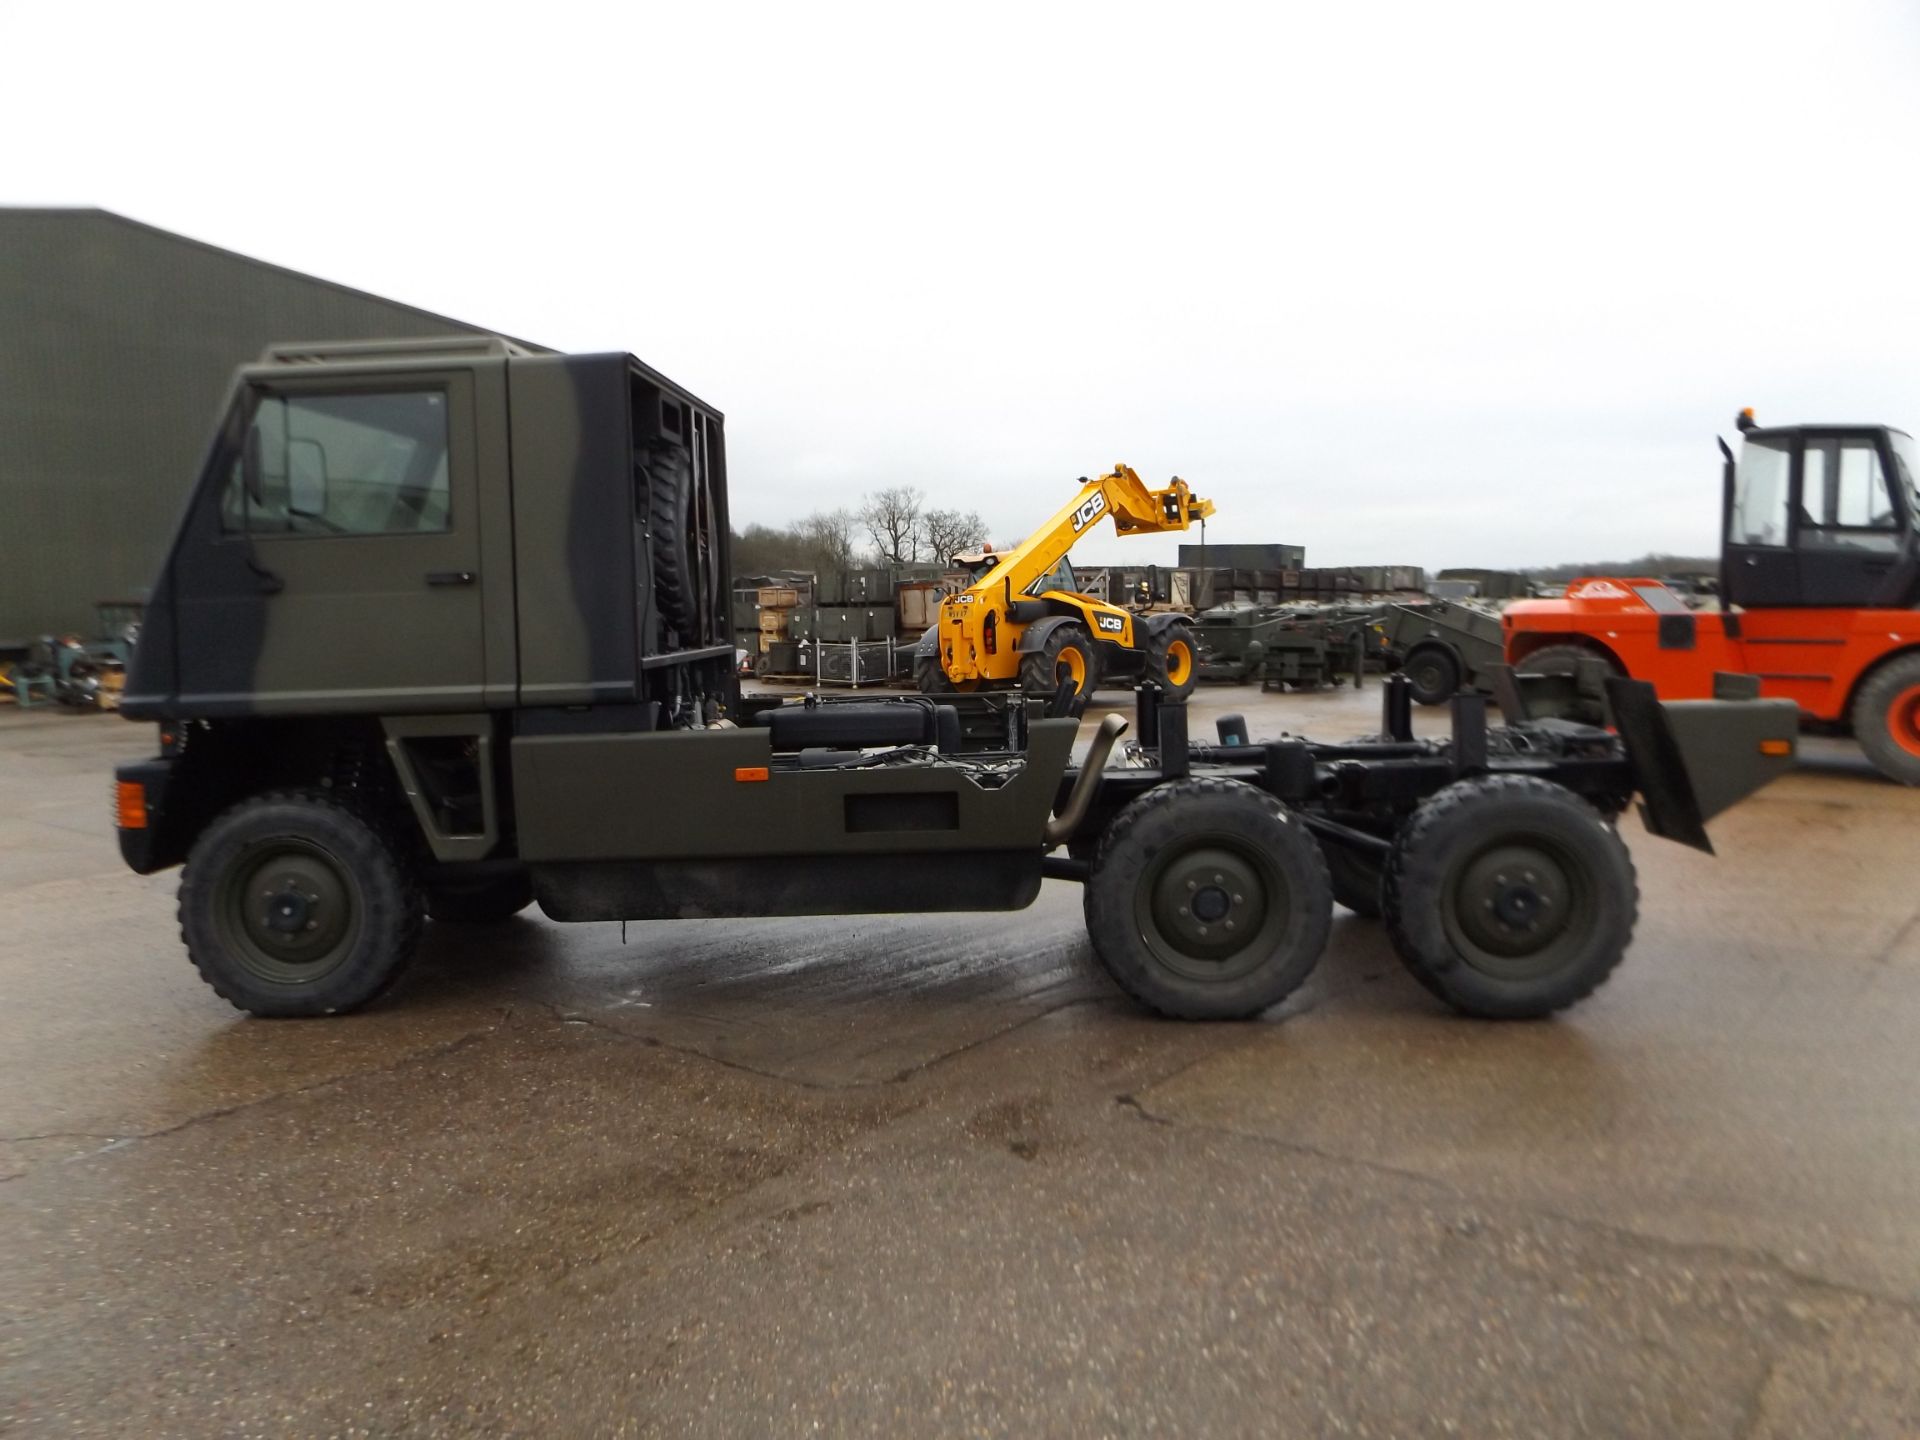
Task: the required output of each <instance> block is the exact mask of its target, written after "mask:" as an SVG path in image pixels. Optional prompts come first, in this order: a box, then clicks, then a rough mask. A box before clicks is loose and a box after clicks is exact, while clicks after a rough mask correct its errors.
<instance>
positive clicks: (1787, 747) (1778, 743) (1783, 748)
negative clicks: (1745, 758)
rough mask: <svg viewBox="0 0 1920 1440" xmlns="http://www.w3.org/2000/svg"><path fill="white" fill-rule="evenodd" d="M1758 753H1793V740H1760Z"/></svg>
mask: <svg viewBox="0 0 1920 1440" xmlns="http://www.w3.org/2000/svg"><path fill="white" fill-rule="evenodd" d="M1760 753H1761V754H1762V755H1791V754H1793V741H1791V740H1762V741H1761V742H1760Z"/></svg>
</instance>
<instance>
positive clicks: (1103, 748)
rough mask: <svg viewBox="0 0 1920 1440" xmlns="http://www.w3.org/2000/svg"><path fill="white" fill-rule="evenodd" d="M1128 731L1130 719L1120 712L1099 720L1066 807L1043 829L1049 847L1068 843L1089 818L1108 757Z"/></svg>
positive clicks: (1043, 835)
mask: <svg viewBox="0 0 1920 1440" xmlns="http://www.w3.org/2000/svg"><path fill="white" fill-rule="evenodd" d="M1126 733H1127V722H1126V721H1125V720H1123V719H1122V718H1121V717H1120V716H1118V715H1108V716H1107V718H1106V719H1104V720H1102V721H1101V722H1100V731H1099V733H1098V734H1096V735H1095V736H1094V737H1093V744H1091V745H1089V746H1088V747H1087V758H1086V760H1085V761H1084V762H1082V764H1081V766H1080V778H1079V779H1077V780H1075V781H1074V782H1073V792H1072V793H1071V794H1070V795H1068V796H1067V808H1066V809H1064V810H1062V811H1061V812H1060V813H1059V814H1058V815H1055V816H1054V817H1053V818H1052V819H1050V820H1049V821H1047V828H1046V829H1045V830H1044V831H1043V832H1042V838H1044V840H1045V841H1046V848H1047V849H1049V850H1051V849H1053V848H1054V847H1055V846H1058V845H1064V844H1066V843H1067V841H1069V840H1071V839H1072V838H1073V832H1074V831H1076V830H1078V829H1079V828H1080V822H1081V821H1082V820H1084V819H1086V818H1087V811H1088V810H1089V809H1091V808H1092V806H1093V797H1094V794H1095V792H1097V791H1098V790H1099V789H1100V780H1101V777H1102V776H1103V775H1104V774H1105V773H1106V768H1107V757H1108V756H1109V755H1111V754H1112V753H1113V745H1114V742H1115V741H1116V740H1118V739H1119V738H1120V737H1121V736H1122V735H1124V734H1126Z"/></svg>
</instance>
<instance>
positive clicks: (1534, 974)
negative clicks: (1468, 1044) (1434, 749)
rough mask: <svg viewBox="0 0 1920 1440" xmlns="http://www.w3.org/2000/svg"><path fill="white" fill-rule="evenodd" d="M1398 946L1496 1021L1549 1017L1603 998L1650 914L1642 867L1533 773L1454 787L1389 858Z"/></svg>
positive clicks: (1390, 906)
mask: <svg viewBox="0 0 1920 1440" xmlns="http://www.w3.org/2000/svg"><path fill="white" fill-rule="evenodd" d="M1381 893H1382V900H1383V903H1384V906H1385V909H1386V915H1387V925H1388V931H1389V933H1390V934H1391V936H1392V937H1393V944H1394V948H1395V949H1396V950H1397V951H1398V952H1399V954H1400V958H1401V960H1402V961H1403V962H1405V964H1406V966H1407V968H1408V969H1409V970H1410V971H1412V972H1413V975H1414V978H1415V979H1417V980H1418V981H1419V982H1420V983H1421V984H1422V985H1424V986H1426V987H1427V989H1429V990H1431V991H1432V992H1433V993H1434V994H1435V995H1438V996H1439V997H1440V998H1441V999H1442V1000H1445V1001H1446V1002H1447V1003H1448V1004H1449V1005H1451V1006H1453V1007H1454V1008H1455V1009H1456V1010H1460V1011H1463V1012H1465V1013H1466V1014H1468V1015H1478V1016H1481V1017H1483V1018H1485V1019H1490V1020H1513V1019H1528V1018H1532V1017H1536V1016H1541V1015H1548V1014H1551V1013H1552V1012H1554V1011H1555V1010H1560V1009H1563V1008H1565V1007H1566V1006H1568V1005H1571V1004H1573V1003H1574V1002H1575V1001H1576V1000H1580V999H1582V998H1584V997H1585V996H1587V995H1589V994H1591V993H1592V992H1593V991H1594V990H1595V989H1597V988H1598V987H1599V985H1600V984H1601V982H1603V981H1604V980H1605V979H1606V978H1607V977H1608V976H1609V975H1610V974H1612V973H1613V969H1614V967H1615V966H1616V965H1618V964H1619V963H1620V959H1621V957H1622V956H1623V955H1624V954H1625V953H1626V948H1627V944H1628V942H1629V941H1630V940H1631V939H1632V938H1633V925H1634V921H1635V919H1636V918H1637V916H1638V913H1639V904H1640V892H1639V888H1638V885H1637V883H1636V880H1635V877H1634V873H1633V861H1632V859H1631V858H1630V857H1629V856H1628V854H1627V847H1626V845H1625V844H1624V843H1622V841H1621V839H1620V836H1619V835H1618V833H1617V832H1615V831H1614V829H1613V828H1612V827H1611V826H1610V825H1608V824H1607V822H1606V821H1605V820H1604V819H1603V818H1602V817H1601V816H1600V815H1599V813H1598V812H1597V811H1595V810H1594V809H1593V808H1592V807H1591V806H1589V805H1588V804H1587V803H1586V802H1585V801H1584V800H1582V799H1580V797H1579V796H1577V795H1575V794H1574V793H1573V792H1572V791H1570V790H1567V789H1564V788H1563V787H1561V786H1558V785H1554V784H1551V783H1549V782H1547V781H1545V780H1540V779H1536V778H1534V777H1532V776H1526V775H1486V776H1480V777H1478V778H1476V779H1472V780H1462V781H1459V782H1458V783H1456V784H1453V785H1449V786H1448V787H1447V788H1446V789H1444V790H1442V791H1441V792H1440V793H1439V794H1437V795H1435V796H1433V797H1432V798H1430V799H1429V800H1427V801H1426V802H1425V803H1424V804H1423V805H1421V807H1420V808H1419V809H1418V810H1416V811H1415V812H1414V814H1413V818H1412V819H1411V820H1409V821H1408V822H1407V824H1406V827H1405V828H1404V829H1403V830H1402V831H1401V832H1400V835H1399V836H1398V838H1397V839H1396V840H1395V842H1394V848H1393V853H1392V855H1391V856H1390V857H1389V859H1388V861H1387V868H1386V876H1385V881H1384V884H1383V886H1382V892H1381Z"/></svg>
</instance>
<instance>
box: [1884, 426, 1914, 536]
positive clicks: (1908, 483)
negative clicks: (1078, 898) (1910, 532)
mask: <svg viewBox="0 0 1920 1440" xmlns="http://www.w3.org/2000/svg"><path fill="white" fill-rule="evenodd" d="M1887 435H1888V437H1889V438H1891V439H1892V441H1893V463H1894V464H1895V465H1896V466H1898V467H1899V470H1900V475H1899V478H1898V482H1897V483H1898V484H1899V486H1900V489H1901V492H1902V493H1903V494H1905V495H1906V497H1907V523H1908V524H1909V525H1920V447H1916V446H1915V445H1914V443H1913V437H1912V436H1911V435H1907V434H1904V433H1902V432H1901V431H1899V430H1889V431H1888V432H1887Z"/></svg>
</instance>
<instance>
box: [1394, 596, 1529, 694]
mask: <svg viewBox="0 0 1920 1440" xmlns="http://www.w3.org/2000/svg"><path fill="white" fill-rule="evenodd" d="M1373 628H1374V630H1375V631H1376V632H1377V633H1378V634H1379V636H1380V639H1381V643H1382V644H1383V646H1384V647H1385V650H1386V654H1387V663H1388V664H1389V665H1391V666H1392V667H1393V668H1395V669H1397V670H1398V671H1399V672H1400V673H1401V674H1403V675H1405V676H1406V677H1407V679H1408V681H1409V682H1411V683H1412V685H1413V698H1414V699H1415V700H1416V701H1418V702H1419V703H1420V704H1422V705H1444V704H1446V702H1447V700H1448V699H1449V698H1451V697H1452V696H1453V695H1455V694H1457V693H1458V692H1459V691H1460V690H1462V689H1469V690H1476V691H1479V692H1480V693H1481V694H1483V695H1485V694H1491V693H1492V692H1493V682H1494V675H1495V672H1496V671H1497V670H1498V668H1499V667H1500V666H1501V665H1503V664H1504V663H1505V662H1506V655H1505V650H1504V645H1505V642H1504V640H1503V639H1502V636H1501V631H1500V617H1499V616H1498V615H1496V614H1494V613H1493V612H1492V611H1490V610H1482V609H1480V608H1478V607H1477V606H1473V605H1464V604H1461V603H1459V602H1458V601H1449V600H1429V601H1427V602H1426V603H1425V604H1424V605H1388V606H1385V607H1383V608H1382V610H1381V611H1380V614H1379V618H1378V619H1376V620H1375V621H1374V622H1373Z"/></svg>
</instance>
